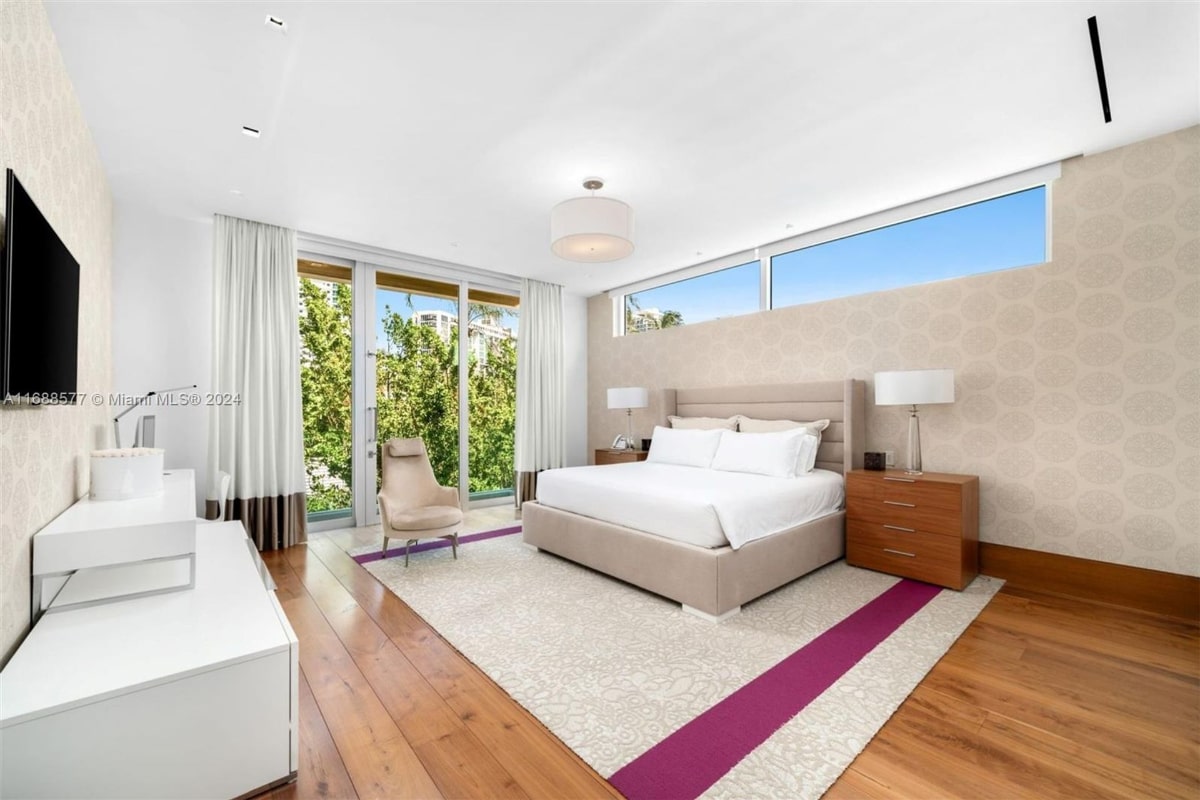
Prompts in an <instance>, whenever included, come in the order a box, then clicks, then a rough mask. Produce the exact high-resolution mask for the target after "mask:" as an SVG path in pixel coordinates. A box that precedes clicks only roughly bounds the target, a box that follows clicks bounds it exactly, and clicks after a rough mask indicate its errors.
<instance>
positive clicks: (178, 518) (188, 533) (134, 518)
mask: <svg viewBox="0 0 1200 800" xmlns="http://www.w3.org/2000/svg"><path fill="white" fill-rule="evenodd" d="M195 552H196V490H195V476H194V474H193V472H192V470H190V469H177V470H171V471H170V472H167V473H165V474H164V475H163V490H162V491H161V492H159V493H158V494H156V495H152V496H150V497H138V498H133V499H129V500H92V499H91V498H87V497H85V498H84V499H82V500H80V501H79V502H77V503H75V504H74V505H72V506H71V507H70V508H68V509H67V510H66V511H64V512H63V513H61V514H59V515H58V516H57V517H55V518H54V520H53V521H51V523H50V524H49V525H47V526H46V527H45V528H42V529H41V530H40V531H38V532H37V533H36V534H35V535H34V537H33V581H32V583H33V598H32V599H33V602H32V604H31V606H30V607H31V611H32V620H31V621H32V622H36V621H37V619H38V617H40V616H41V614H42V613H43V612H51V611H63V610H65V609H68V608H74V607H78V606H84V605H91V604H94V603H104V602H109V601H111V600H112V599H115V598H120V597H136V596H141V595H148V594H154V593H156V592H168V591H173V590H180V589H190V588H191V587H192V584H193V582H194V580H195V576H196V562H195Z"/></svg>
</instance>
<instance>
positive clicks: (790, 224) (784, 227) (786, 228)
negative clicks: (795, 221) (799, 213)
mask: <svg viewBox="0 0 1200 800" xmlns="http://www.w3.org/2000/svg"><path fill="white" fill-rule="evenodd" d="M792 227H793V226H792V223H790V222H789V223H788V224H787V225H784V226H783V229H784V230H785V231H790V230H791V229H792Z"/></svg>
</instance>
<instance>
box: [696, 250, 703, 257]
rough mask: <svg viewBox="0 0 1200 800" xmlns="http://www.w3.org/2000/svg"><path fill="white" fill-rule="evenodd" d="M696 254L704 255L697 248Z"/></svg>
mask: <svg viewBox="0 0 1200 800" xmlns="http://www.w3.org/2000/svg"><path fill="white" fill-rule="evenodd" d="M696 255H698V256H702V255H704V253H701V252H700V251H699V250H697V251H696Z"/></svg>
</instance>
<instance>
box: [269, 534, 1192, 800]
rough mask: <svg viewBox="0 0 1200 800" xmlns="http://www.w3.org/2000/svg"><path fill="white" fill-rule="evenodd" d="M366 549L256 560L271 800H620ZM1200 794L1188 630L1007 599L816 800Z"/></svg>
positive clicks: (321, 547) (344, 539) (344, 540)
mask: <svg viewBox="0 0 1200 800" xmlns="http://www.w3.org/2000/svg"><path fill="white" fill-rule="evenodd" d="M504 513H505V512H496V513H494V514H487V515H484V516H483V517H482V518H481V520H480V521H478V524H477V525H476V526H474V527H475V529H481V528H485V527H498V525H500V524H503V521H499V522H497V520H502V518H503V514H504ZM507 513H508V514H509V519H511V512H507ZM493 517H494V518H495V519H493ZM373 537H374V534H373V533H372V532H369V531H368V532H362V531H341V532H337V533H333V534H328V535H321V534H316V535H314V536H313V537H312V539H311V541H310V543H309V545H308V546H307V547H304V546H301V547H293V548H290V549H289V550H286V551H281V552H275V553H268V554H264V560H265V561H266V562H267V565H268V567H269V568H270V570H271V572H272V574H273V575H274V576H275V580H276V582H277V583H278V585H279V589H278V596H279V599H280V602H281V603H282V605H283V608H284V611H285V612H286V613H287V615H288V618H289V619H290V620H291V621H292V625H293V627H294V628H295V630H296V634H297V635H298V636H299V638H300V666H301V685H300V722H301V736H300V747H301V750H300V775H299V778H298V780H297V781H296V782H295V783H293V784H290V785H288V786H283V787H280V788H278V789H276V790H274V791H273V792H271V793H269V794H268V795H267V796H268V797H278V798H310V797H339V798H340V797H347V798H351V797H364V798H365V797H379V798H437V797H446V798H451V797H455V798H457V797H488V798H490V797H498V798H501V797H502V798H508V797H514V798H524V797H528V798H537V797H546V798H585V797H619V796H620V795H619V794H618V793H617V792H616V790H615V789H613V788H612V787H611V786H609V785H608V783H607V782H605V781H604V780H603V778H601V777H600V776H599V775H597V774H596V773H595V772H594V771H593V770H592V769H591V768H590V767H588V766H587V765H586V764H584V763H583V761H581V760H580V759H579V757H578V756H576V755H575V754H574V753H572V752H571V751H570V750H569V749H567V747H566V746H565V745H563V744H562V743H561V742H560V741H559V740H558V739H557V738H555V737H554V736H553V735H552V734H550V733H549V732H548V731H547V730H546V729H545V727H544V726H542V725H541V723H540V722H538V721H537V720H536V719H535V718H534V717H533V716H531V715H530V714H529V713H528V712H526V711H525V710H524V709H523V708H521V707H520V706H519V705H517V704H516V703H515V702H514V701H513V700H511V699H510V698H509V697H508V696H507V695H506V694H505V693H504V691H503V690H501V689H500V688H499V687H497V686H496V685H495V684H493V683H492V682H491V680H489V679H488V678H487V676H486V675H484V674H483V673H481V672H480V671H479V670H477V669H476V668H475V667H474V666H473V665H472V664H471V663H470V662H468V661H467V660H466V659H465V658H464V657H463V656H461V655H460V654H459V653H458V652H457V651H456V650H455V649H454V648H453V647H452V646H450V645H449V644H447V643H446V642H445V641H444V640H443V639H442V638H441V637H440V636H438V634H437V632H436V631H434V630H433V629H432V628H430V627H429V626H428V625H426V624H425V623H424V621H422V620H421V618H420V617H418V616H417V615H416V614H415V613H414V612H413V611H412V610H411V609H409V608H408V606H407V605H405V604H404V603H403V602H402V601H401V600H399V598H397V597H396V596H395V595H393V594H392V593H391V592H389V591H388V590H387V589H386V588H384V587H383V586H382V585H381V584H380V583H378V582H377V581H376V580H375V579H374V578H373V577H372V576H371V575H370V574H369V573H368V572H367V571H366V570H364V569H363V568H362V567H360V566H359V565H358V564H356V563H355V562H354V561H353V560H351V559H350V557H349V556H347V555H346V553H345V550H344V548H346V547H349V546H352V545H354V544H357V543H363V542H367V541H372V540H373ZM1198 794H1200V636H1198V628H1197V626H1196V625H1194V624H1190V623H1188V622H1184V621H1180V620H1174V619H1170V618H1167V617H1161V616H1155V615H1151V614H1147V613H1144V612H1139V611H1132V610H1126V609H1120V608H1114V607H1111V606H1104V605H1101V604H1097V603H1091V602H1086V601H1078V600H1071V599H1066V598H1061V597H1054V596H1050V595H1042V594H1037V593H1033V592H1028V591H1017V590H1010V589H1007V588H1006V589H1004V590H1002V591H1001V593H1000V594H998V595H997V596H996V598H995V599H994V600H993V601H992V602H991V603H990V604H989V605H988V607H987V608H986V609H985V610H984V611H983V613H982V614H981V615H980V616H979V618H978V619H977V620H976V621H975V622H974V623H973V624H972V625H971V627H970V628H968V629H967V631H966V633H964V634H963V636H962V637H961V638H960V639H959V641H958V642H956V643H955V645H954V646H953V647H952V648H951V649H950V651H949V652H948V653H947V654H946V656H945V657H943V658H942V660H941V661H940V662H939V663H938V664H937V666H936V667H934V669H933V670H932V671H931V672H930V673H929V674H928V675H927V676H926V677H925V679H924V680H923V681H922V682H921V684H920V686H918V687H917V689H916V690H915V691H914V692H913V694H912V695H911V696H910V697H909V698H908V700H906V701H905V702H904V704H903V705H901V707H900V709H899V710H898V711H897V712H896V714H895V715H894V716H893V717H892V718H891V720H889V721H888V723H887V724H886V725H885V726H884V727H883V728H882V729H881V730H880V731H879V733H878V734H877V735H876V736H875V738H874V739H873V740H872V741H871V742H870V744H869V745H868V746H867V748H866V749H865V750H864V751H863V752H862V753H861V754H860V755H859V757H858V758H857V759H856V760H855V761H854V763H853V764H852V765H851V766H850V768H849V769H848V770H847V771H846V772H845V773H844V774H843V775H842V777H841V778H840V779H839V780H838V781H837V783H835V784H834V786H833V787H832V788H831V789H830V790H829V792H828V794H827V795H826V797H827V798H834V799H837V798H933V797H1039V798H1041V797H1070V798H1084V797H1087V798H1103V797H1151V798H1189V799H1191V798H1195V797H1197V796H1198Z"/></svg>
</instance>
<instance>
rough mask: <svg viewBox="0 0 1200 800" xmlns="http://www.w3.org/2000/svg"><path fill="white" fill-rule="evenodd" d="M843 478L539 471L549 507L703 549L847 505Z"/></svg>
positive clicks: (655, 468)
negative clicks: (843, 503) (845, 503)
mask: <svg viewBox="0 0 1200 800" xmlns="http://www.w3.org/2000/svg"><path fill="white" fill-rule="evenodd" d="M843 486H844V481H843V479H842V476H841V475H838V474H837V473H836V472H829V471H828V470H823V469H818V470H813V471H812V472H810V473H808V474H806V475H803V476H801V477H799V478H772V477H767V476H765V475H751V474H748V473H742V472H722V471H718V470H712V469H702V468H700V467H681V466H676V465H674V464H655V463H647V462H639V463H634V464H611V465H605V466H599V467H567V468H565V469H553V470H547V471H546V472H543V473H541V474H539V475H538V483H537V499H538V502H539V503H541V504H542V505H545V506H550V507H552V508H558V509H561V510H563V511H570V512H573V513H575V514H580V515H582V516H585V517H592V518H593V519H599V520H603V521H605V522H611V523H613V524H615V525H623V526H625V527H627V528H633V529H635V530H639V531H645V532H647V533H653V534H657V535H659V536H664V537H666V538H668V539H675V540H677V541H681V542H688V543H690V544H695V545H699V546H701V547H723V546H724V545H726V544H729V545H730V546H731V547H733V549H734V550H737V549H738V548H739V547H741V546H742V545H744V544H746V543H747V542H752V541H754V540H755V539H761V538H763V537H765V536H770V535H771V534H773V533H779V532H780V531H783V530H787V529H788V528H792V527H795V526H796V525H800V524H802V523H805V522H809V521H811V520H814V519H817V518H818V517H823V516H825V515H827V514H830V513H832V512H834V511H837V510H838V509H840V508H841V507H842V502H843V500H844V499H845V491H844V489H843Z"/></svg>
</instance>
